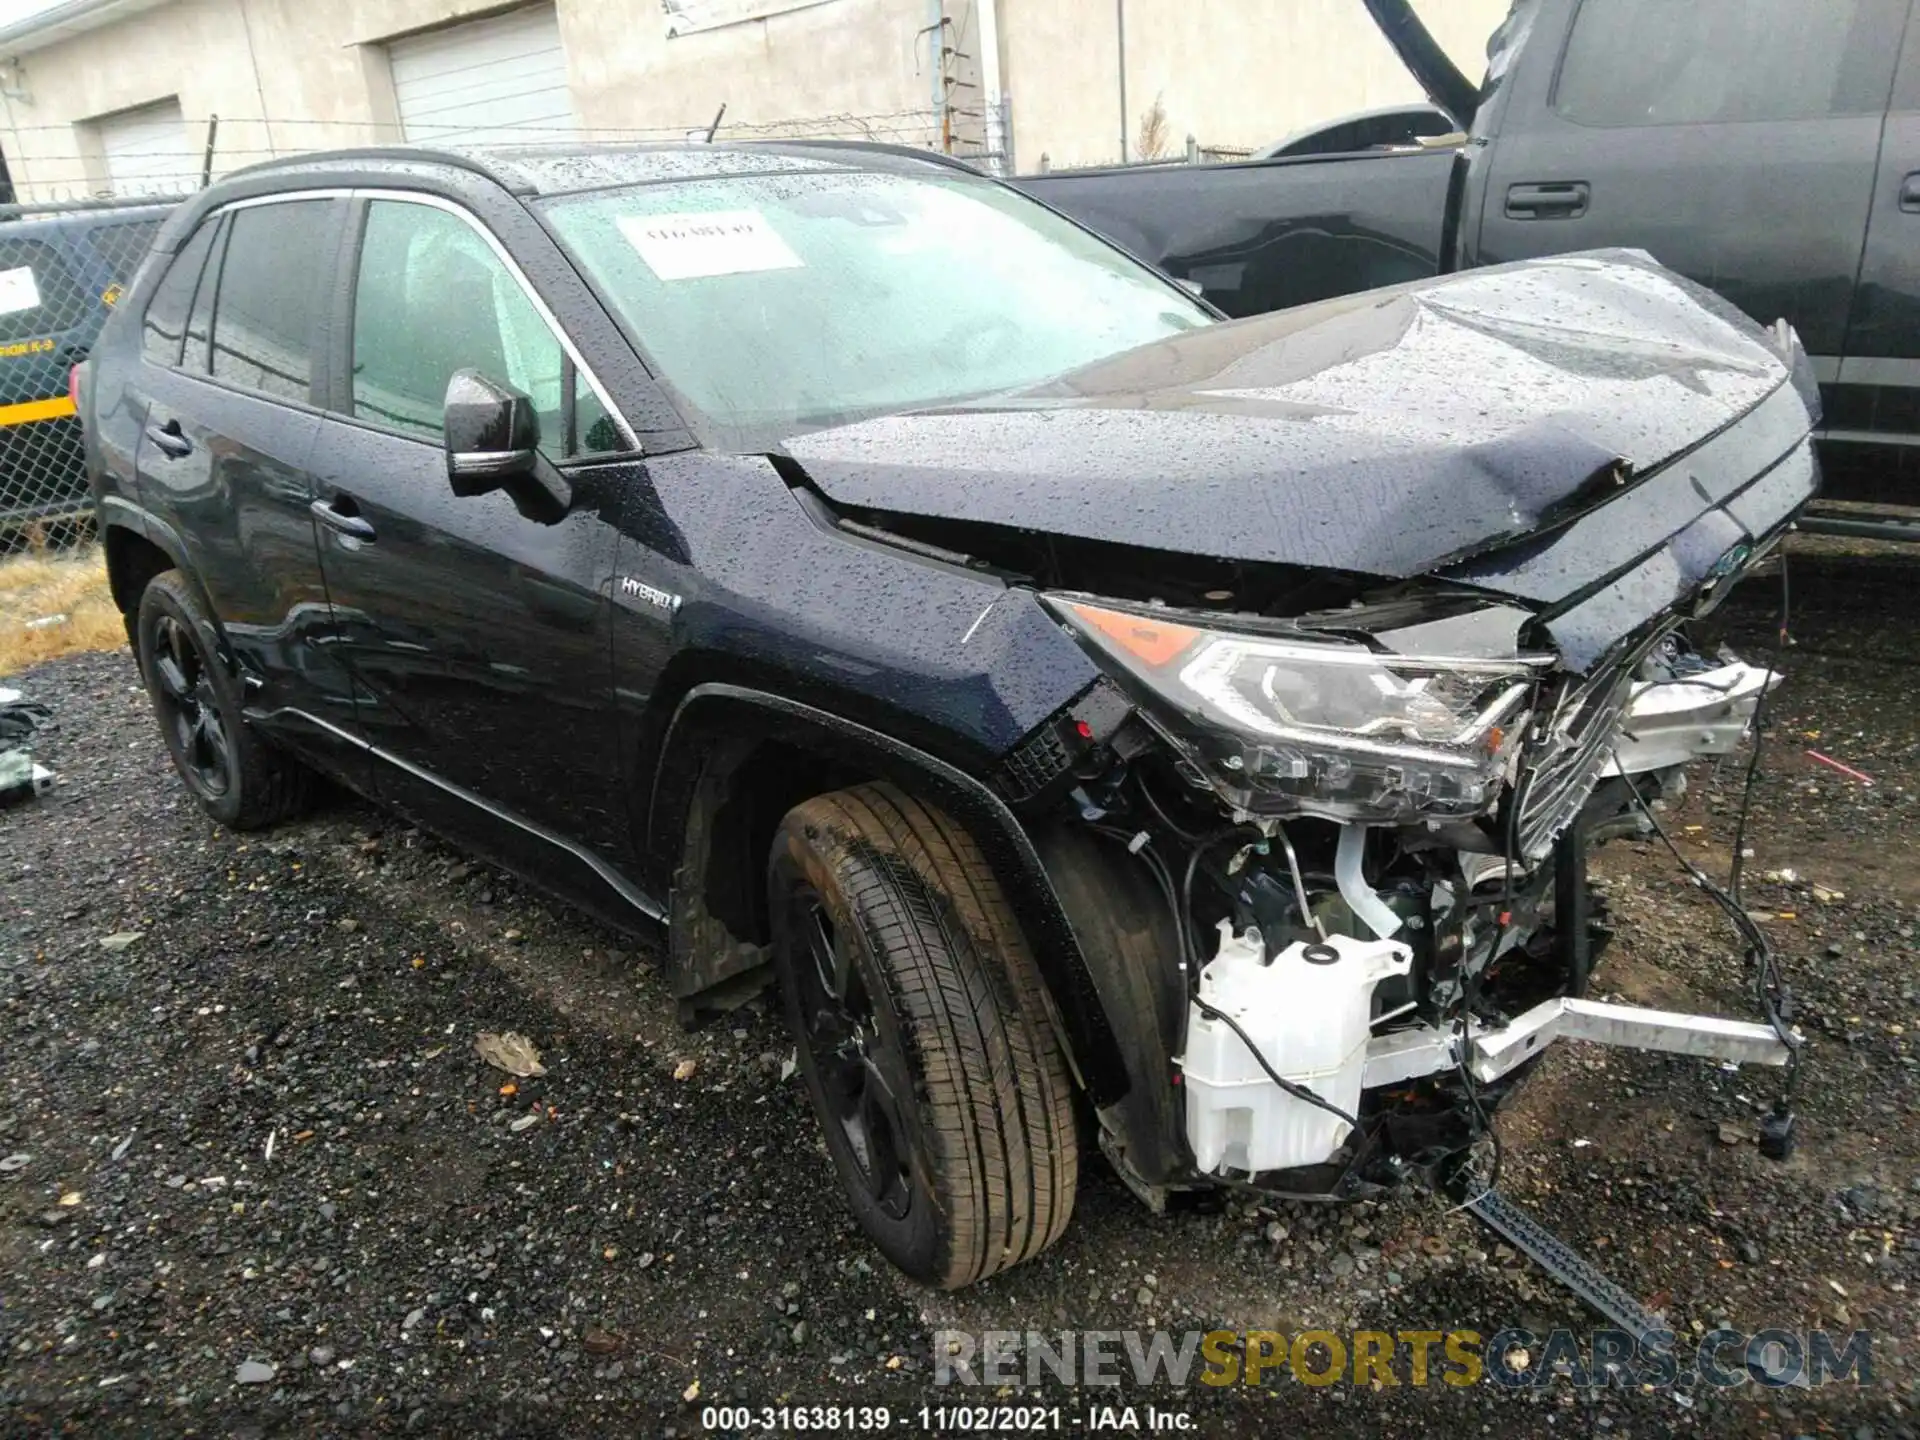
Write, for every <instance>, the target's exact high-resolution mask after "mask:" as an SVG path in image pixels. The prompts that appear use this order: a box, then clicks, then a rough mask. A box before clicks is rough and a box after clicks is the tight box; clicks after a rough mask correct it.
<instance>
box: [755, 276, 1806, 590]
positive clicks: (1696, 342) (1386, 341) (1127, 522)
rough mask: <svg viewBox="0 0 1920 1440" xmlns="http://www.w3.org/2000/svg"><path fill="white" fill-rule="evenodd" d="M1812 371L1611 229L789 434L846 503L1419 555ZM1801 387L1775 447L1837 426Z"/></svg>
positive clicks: (1504, 526)
mask: <svg viewBox="0 0 1920 1440" xmlns="http://www.w3.org/2000/svg"><path fill="white" fill-rule="evenodd" d="M1789 378H1790V368H1789V365H1788V362H1787V361H1786V360H1785V359H1783V357H1782V356H1781V355H1780V353H1779V352H1778V350H1776V349H1775V348H1774V346H1773V345H1772V344H1771V343H1770V338H1769V336H1768V334H1767V332H1765V331H1763V330H1761V329H1760V328H1759V327H1757V326H1755V325H1754V324H1752V323H1751V322H1750V321H1748V320H1747V319H1745V318H1744V317H1743V316H1741V315H1740V314H1739V313H1738V312H1737V311H1735V310H1733V309H1732V308H1731V307H1730V306H1728V305H1727V304H1726V303H1725V302H1724V301H1722V300H1720V299H1719V298H1718V297H1716V296H1714V295H1712V294H1711V293H1710V292H1708V291H1705V290H1703V289H1700V288H1699V287H1697V286H1694V285H1692V284H1691V283H1689V282H1688V281H1686V280H1683V279H1681V278H1680V277H1679V276H1677V275H1674V274H1672V273H1671V272H1669V271H1666V270H1664V269H1662V268H1661V267H1659V266H1658V265H1656V264H1655V263H1654V262H1653V261H1652V260H1651V259H1649V258H1648V257H1646V256H1645V255H1642V254H1639V253H1637V252H1628V251H1610V252H1596V253H1591V254H1584V255H1572V256H1561V257H1557V258H1554V259H1548V260H1536V261H1527V262H1523V263H1520V264H1515V265H1508V266H1501V267H1497V268H1493V269H1487V270H1477V271H1472V272H1468V273H1466V274H1462V275H1457V276H1450V277H1445V278H1442V279H1439V280H1433V281H1423V282H1419V283H1416V284H1413V285H1406V286H1399V287H1395V288H1393V289H1390V290H1379V291H1372V292H1369V293H1366V294H1363V295H1357V296H1348V297H1343V298H1341V299H1338V300H1333V301H1328V302H1324V303H1321V304H1317V305H1311V306H1304V307H1301V308H1299V309H1296V310H1290V311H1283V312H1280V313H1277V314H1273V315H1264V316H1256V317H1253V318H1251V319H1247V320H1240V321H1232V322H1227V323H1223V324H1219V325H1214V326H1209V327H1206V328H1204V329H1201V330H1196V331H1192V332H1189V333H1187V334H1183V335H1180V336H1176V337H1173V338H1171V339H1167V340H1163V341H1159V342H1156V343H1154V344H1151V345H1147V346H1143V347H1141V348H1139V349H1136V350H1131V351H1128V352H1126V353H1125V354H1122V355H1119V356H1116V357H1114V358H1113V359H1111V360H1107V361H1102V362H1100V363H1099V364H1097V365H1094V366H1091V367H1088V368H1086V369H1083V370H1079V371H1076V372H1074V373H1073V374H1071V375H1068V376H1065V377H1063V378H1061V379H1059V380H1056V381H1052V382H1049V383H1048V384H1046V385H1043V386H1039V387H1036V388H1034V389H1031V390H1026V391H1020V392H1016V393H1012V394H1006V395H999V396H995V397H992V398H991V399H989V400H985V401H981V402H977V403H974V404H971V405H967V406H964V407H956V408H949V409H942V410H936V411H923V412H918V413H911V414H904V415H894V416H888V417H885V418H881V419H876V420H869V421H863V422H860V423H857V424H852V425H847V426H842V427H839V428H835V429H830V430H824V431H818V432H815V433H811V434H807V435H802V436H799V437H796V438H795V439H793V440H792V441H790V442H789V444H788V445H787V446H786V449H787V451H788V453H789V454H791V456H792V457H793V458H794V459H795V460H797V461H798V462H799V463H800V464H801V465H802V466H803V467H804V469H805V471H806V473H807V475H808V476H809V477H810V478H811V480H812V481H813V483H814V484H815V485H817V486H818V487H819V489H820V490H821V491H822V492H823V493H824V494H825V495H826V496H827V497H828V498H829V499H830V500H832V501H833V502H835V503H836V504H839V505H843V506H848V507H854V508H858V509H863V510H875V511H883V512H893V513H896V514H904V515H916V516H928V517H937V518H946V519H954V520H968V521H976V522H984V523H989V524H997V525H1003V526H1011V527H1016V528H1019V529H1023V530H1034V531H1043V532H1052V533H1058V534H1067V535H1073V536H1078V537H1082V538H1085V539H1092V540H1105V541H1111V542H1115V543H1120V544H1126V545H1138V546H1147V547H1151V548H1156V549H1162V550H1178V551H1185V552H1189V553H1194V554H1203V555H1209V556H1217V557H1220V558H1222V559H1232V560H1246V561H1270V562H1278V563H1283V564H1291V565H1305V566H1316V567H1325V568H1329V569H1335V570H1343V571H1348V572H1353V573H1359V574H1371V575H1378V576H1383V577H1391V578H1406V577H1411V576H1414V575H1420V574H1425V573H1429V572H1431V571H1434V570H1436V569H1439V568H1441V567H1443V566H1446V565H1449V564H1453V563H1457V562H1461V561H1463V560H1466V559H1468V558H1469V557H1481V556H1484V555H1486V554H1487V553H1488V552H1490V551H1493V550H1495V549H1498V548H1500V547H1504V546H1509V545H1513V544H1515V543H1516V542H1519V541H1522V540H1524V539H1525V538H1526V537H1528V536H1530V535H1537V532H1540V531H1541V530H1542V529H1543V527H1548V526H1555V525H1559V524H1561V522H1564V521H1567V520H1569V519H1571V518H1573V517H1575V516H1578V515H1580V514H1583V513H1587V512H1590V511H1592V510H1594V509H1595V508H1596V507H1598V506H1600V505H1602V504H1605V503H1607V502H1608V501H1610V500H1612V499H1614V498H1615V497H1617V496H1619V495H1621V494H1624V493H1628V492H1629V491H1631V490H1632V489H1633V488H1634V487H1636V486H1637V485H1638V483H1639V482H1640V481H1641V480H1642V479H1643V478H1644V477H1645V476H1646V475H1647V474H1648V472H1651V471H1654V470H1656V469H1657V468H1658V467H1659V466H1661V465H1662V464H1663V463H1664V462H1666V461H1668V460H1670V459H1672V458H1673V457H1674V456H1676V455H1678V454H1680V453H1682V452H1685V451H1689V450H1692V449H1693V448H1694V447H1697V446H1700V445H1701V444H1702V443H1703V442H1705V441H1707V440H1708V439H1709V438H1710V437H1712V436H1714V435H1715V434H1716V433H1718V432H1721V431H1723V430H1725V429H1726V428H1727V427H1728V426H1730V425H1731V424H1732V423H1733V422H1734V421H1736V420H1738V419H1740V418H1741V417H1743V416H1745V415H1747V414H1748V413H1749V412H1750V411H1753V410H1754V409H1755V408H1756V407H1757V406H1760V404H1761V402H1762V401H1764V400H1766V399H1767V398H1768V397H1769V396H1771V395H1775V392H1778V391H1781V390H1782V388H1783V387H1785V386H1787V384H1788V381H1789ZM1784 398H1785V400H1786V401H1787V403H1788V405H1789V406H1790V408H1791V410H1792V415H1791V416H1790V417H1788V422H1787V423H1786V425H1785V426H1784V427H1783V426H1782V425H1781V424H1780V423H1779V422H1778V421H1777V420H1776V422H1775V423H1773V424H1771V425H1770V426H1769V427H1768V430H1769V434H1768V447H1769V449H1770V453H1769V454H1767V455H1766V456H1765V457H1764V459H1763V460H1760V461H1758V462H1757V463H1758V465H1759V467H1760V468H1762V469H1764V468H1765V467H1766V466H1767V465H1771V464H1772V463H1774V462H1775V461H1777V460H1779V459H1780V458H1781V456H1782V455H1784V454H1785V453H1786V452H1787V451H1788V450H1790V449H1792V448H1793V447H1794V446H1795V445H1797V444H1798V443H1799V442H1800V441H1801V440H1802V439H1804V437H1805V436H1806V434H1807V433H1808V431H1809V430H1810V429H1811V427H1812V423H1813V421H1812V417H1811V415H1809V414H1808V413H1807V411H1806V405H1805V403H1804V402H1803V401H1802V400H1801V399H1800V398H1799V397H1798V396H1797V395H1796V394H1795V393H1794V392H1793V391H1791V390H1789V391H1788V392H1787V394H1786V396H1785V397H1784ZM1780 399H1781V397H1776V400H1775V404H1774V405H1773V406H1769V407H1768V408H1769V409H1770V410H1777V409H1778V408H1779V405H1780ZM1742 452H1743V458H1742V463H1743V464H1744V463H1749V462H1753V461H1754V457H1753V455H1752V447H1751V446H1746V447H1742ZM1757 473H1758V470H1753V471H1750V472H1749V473H1747V474H1745V475H1741V476H1739V477H1737V480H1738V483H1740V484H1744V483H1746V482H1747V481H1748V480H1751V479H1752V478H1753V476H1754V474H1757ZM1712 488H1714V489H1716V490H1717V491H1720V492H1723V493H1720V494H1718V495H1716V496H1715V497H1713V498H1709V497H1708V496H1707V495H1706V494H1705V493H1704V492H1702V491H1701V490H1700V486H1698V485H1695V486H1694V487H1692V490H1691V491H1689V492H1688V494H1689V496H1691V497H1692V498H1685V497H1683V498H1682V499H1681V500H1680V502H1679V504H1678V508H1676V509H1675V510H1674V512H1673V514H1672V516H1671V523H1670V524H1667V526H1666V528H1665V529H1664V530H1660V531H1658V533H1657V535H1655V536H1653V537H1649V538H1651V539H1653V540H1658V539H1661V538H1664V537H1665V536H1669V535H1673V534H1676V533H1678V532H1679V531H1680V530H1681V529H1682V528H1684V527H1685V526H1687V525H1688V524H1690V523H1691V522H1693V521H1694V520H1695V519H1697V518H1698V517H1699V516H1700V515H1701V513H1702V512H1703V510H1704V509H1705V508H1709V507H1710V506H1711V505H1712V504H1714V503H1716V501H1717V500H1720V499H1725V498H1726V496H1725V493H1724V492H1725V491H1726V490H1727V489H1728V488H1729V487H1727V486H1714V487H1712ZM1695 492H1699V493H1697V494H1696V493H1695ZM1801 498H1804V496H1802V497H1801ZM1789 508H1790V507H1789ZM1644 548H1645V547H1643V549H1644ZM1592 578H1593V577H1591V576H1589V577H1587V580H1588V581H1590V580H1591V579H1592ZM1477 583H1486V579H1485V577H1484V576H1482V577H1479V578H1478V579H1477ZM1569 583H1573V581H1572V579H1571V578H1570V580H1569ZM1579 583H1587V582H1586V581H1581V582H1579ZM1490 588H1496V589H1497V588H1501V587H1500V586H1499V585H1497V584H1494V585H1492V586H1490ZM1536 588H1537V587H1536ZM1533 598H1536V599H1542V600H1546V599H1550V598H1552V597H1551V596H1549V595H1545V594H1542V595H1538V596H1534V597H1533Z"/></svg>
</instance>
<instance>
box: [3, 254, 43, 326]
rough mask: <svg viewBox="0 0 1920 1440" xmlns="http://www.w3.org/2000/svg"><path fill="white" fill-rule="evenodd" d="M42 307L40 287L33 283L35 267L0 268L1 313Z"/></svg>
mask: <svg viewBox="0 0 1920 1440" xmlns="http://www.w3.org/2000/svg"><path fill="white" fill-rule="evenodd" d="M39 308H40V287H39V286H38V285H36V284H34V283H33V267H32V266H31V265H22V266H20V267H19V268H18V269H16V270H0V315H12V314H14V313H15V312H17V311H20V310H37V309H39Z"/></svg>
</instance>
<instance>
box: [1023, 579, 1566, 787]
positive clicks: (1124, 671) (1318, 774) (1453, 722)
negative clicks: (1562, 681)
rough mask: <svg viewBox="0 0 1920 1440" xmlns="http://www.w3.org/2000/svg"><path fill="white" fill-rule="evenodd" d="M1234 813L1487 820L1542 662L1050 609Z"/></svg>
mask: <svg viewBox="0 0 1920 1440" xmlns="http://www.w3.org/2000/svg"><path fill="white" fill-rule="evenodd" d="M1048 599H1049V602H1050V603H1051V605H1052V606H1053V609H1054V611H1055V613H1056V614H1058V615H1059V616H1060V618H1061V619H1062V620H1064V621H1066V623H1067V624H1068V625H1069V626H1070V627H1071V628H1072V629H1073V630H1075V631H1076V632H1077V633H1078V634H1079V635H1080V636H1081V637H1082V638H1083V639H1084V640H1085V641H1086V643H1087V644H1089V645H1090V646H1091V647H1092V648H1093V649H1094V650H1095V651H1096V652H1097V653H1098V654H1100V655H1101V656H1102V657H1104V658H1105V659H1106V660H1107V661H1109V662H1110V663H1111V665H1112V666H1113V667H1114V668H1115V669H1116V670H1117V671H1118V672H1119V674H1120V676H1121V677H1122V678H1124V679H1126V680H1128V681H1130V682H1131V684H1132V688H1133V689H1134V690H1135V691H1136V697H1135V698H1136V699H1137V700H1139V701H1140V702H1141V703H1142V705H1143V708H1144V709H1145V710H1146V712H1147V713H1148V715H1149V716H1150V717H1152V718H1153V719H1154V720H1155V721H1156V722H1157V723H1158V725H1159V728H1160V729H1161V730H1162V731H1163V733H1165V734H1166V736H1167V737H1168V739H1169V740H1171V741H1172V742H1173V743H1174V744H1175V745H1176V746H1177V747H1178V748H1179V749H1180V751H1181V752H1182V754H1183V755H1184V756H1185V757H1186V758H1187V759H1188V760H1189V761H1190V762H1192V763H1193V764H1194V765H1195V766H1197V767H1198V768H1199V770H1200V771H1201V773H1202V774H1203V775H1204V776H1205V778H1206V779H1207V781H1208V782H1209V783H1211V784H1212V785H1213V786H1214V788H1215V789H1217V790H1218V791H1219V792H1220V793H1221V795H1222V796H1223V797H1224V798H1225V799H1226V800H1227V802H1228V803H1229V804H1230V805H1232V806H1233V807H1234V808H1235V809H1236V810H1239V811H1243V812H1245V813H1248V814H1252V815H1263V814H1264V815H1285V814H1299V813H1307V814H1315V815H1324V816H1327V817H1329V818H1331V819H1336V820H1355V821H1364V822H1369V823H1394V822H1401V821H1408V820H1416V819H1421V818H1425V817H1429V816H1434V817H1438V816H1461V815H1473V814H1477V813H1480V812H1482V811H1484V810H1487V809H1489V808H1490V807H1491V806H1492V805H1493V803H1494V801H1495V799H1496V798H1497V796H1498V794H1499V788H1500V785H1501V783H1502V780H1503V779H1504V777H1505V775H1506V771H1507V766H1508V763H1509V761H1510V760H1511V758H1512V756H1513V754H1514V752H1515V750H1516V749H1517V748H1518V746H1519V744H1520V741H1521V737H1522V732H1523V730H1524V729H1525V727H1526V722H1527V718H1528V715H1529V712H1530V706H1531V698H1532V695H1533V691H1534V687H1535V683H1536V679H1537V677H1538V676H1539V674H1540V672H1541V671H1542V670H1543V669H1544V668H1545V667H1547V666H1549V665H1551V664H1552V659H1551V657H1549V656H1539V655H1519V656H1508V657H1502V658H1496V659H1484V658H1471V657H1448V656H1410V655H1396V654H1389V653H1383V652H1380V651H1376V650H1370V649H1368V648H1366V647H1365V646H1363V645H1359V644H1350V643H1343V642H1340V641H1325V642H1322V641H1318V640H1314V639H1310V638H1302V639H1295V638H1291V637H1274V636H1267V635H1253V634H1242V633H1236V632H1233V631H1226V630H1216V629H1212V628H1208V627H1204V626H1202V625H1198V624H1194V623H1191V622H1192V621H1193V619H1195V618H1197V617H1191V616H1182V617H1180V618H1175V617H1174V616H1173V615H1171V614H1168V613H1164V612H1161V613H1156V612H1154V611H1150V610H1117V609H1113V608H1111V607H1109V606H1106V605H1101V604H1095V603H1092V602H1090V601H1086V600H1081V599H1078V598H1075V597H1067V596H1049V597H1048Z"/></svg>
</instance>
